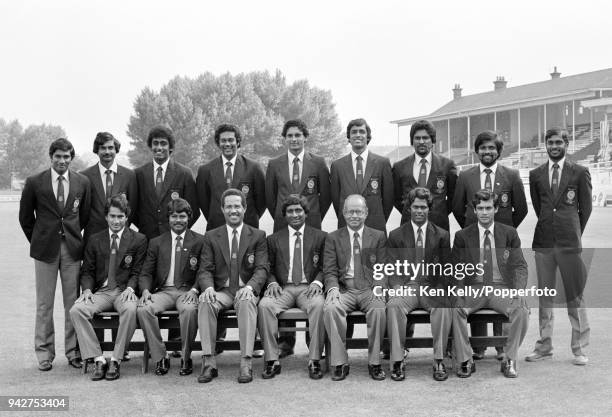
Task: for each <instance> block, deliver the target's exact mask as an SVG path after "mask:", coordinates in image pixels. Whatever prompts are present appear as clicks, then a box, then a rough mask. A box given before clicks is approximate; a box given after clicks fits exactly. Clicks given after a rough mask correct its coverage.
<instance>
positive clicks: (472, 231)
mask: <svg viewBox="0 0 612 417" xmlns="http://www.w3.org/2000/svg"><path fill="white" fill-rule="evenodd" d="M468 233H469V236H468V240H467V242H466V243H467V244H468V250H469V251H470V254H471V257H472V263H473V264H474V265H476V264H477V263H479V262H480V236H479V231H478V223H473V225H472V226H471V227H470V228H469V230H468Z"/></svg>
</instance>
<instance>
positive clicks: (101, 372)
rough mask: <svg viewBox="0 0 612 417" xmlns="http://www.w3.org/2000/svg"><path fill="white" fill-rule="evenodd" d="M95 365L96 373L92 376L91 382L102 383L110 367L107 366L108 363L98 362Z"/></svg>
mask: <svg viewBox="0 0 612 417" xmlns="http://www.w3.org/2000/svg"><path fill="white" fill-rule="evenodd" d="M95 365H96V368H95V369H94V372H93V374H92V375H91V380H92V381H100V380H101V379H104V376H105V375H106V368H107V367H108V365H107V364H106V362H102V361H97V362H96V364H95Z"/></svg>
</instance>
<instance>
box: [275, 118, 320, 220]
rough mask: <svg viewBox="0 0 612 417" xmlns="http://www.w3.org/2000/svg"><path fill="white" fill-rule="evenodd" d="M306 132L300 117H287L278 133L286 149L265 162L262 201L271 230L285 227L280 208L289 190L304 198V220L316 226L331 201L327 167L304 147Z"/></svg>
mask: <svg viewBox="0 0 612 417" xmlns="http://www.w3.org/2000/svg"><path fill="white" fill-rule="evenodd" d="M308 134H309V132H308V127H307V126H306V124H305V123H304V122H303V121H301V120H299V119H298V120H289V121H287V122H286V123H285V125H284V126H283V133H282V135H283V138H285V143H286V145H287V152H286V153H283V154H282V155H281V156H279V157H277V158H275V159H271V160H270V162H268V169H267V171H266V203H267V206H268V211H269V212H270V215H272V217H273V218H274V231H275V232H277V231H279V230H281V229H285V228H286V227H287V221H286V219H285V216H284V215H283V213H282V210H281V208H282V206H283V203H284V201H285V199H286V198H287V196H288V195H289V194H299V195H302V196H303V197H304V198H305V199H306V202H307V204H308V216H307V217H306V224H307V225H308V226H311V227H314V228H315V229H319V230H320V229H321V222H322V221H323V218H324V217H325V213H327V209H328V208H329V206H330V204H331V194H330V188H329V170H328V169H327V166H326V165H325V160H324V159H323V158H322V157H320V156H317V155H314V154H312V153H310V152H306V151H305V150H304V144H305V142H306V140H307V139H308Z"/></svg>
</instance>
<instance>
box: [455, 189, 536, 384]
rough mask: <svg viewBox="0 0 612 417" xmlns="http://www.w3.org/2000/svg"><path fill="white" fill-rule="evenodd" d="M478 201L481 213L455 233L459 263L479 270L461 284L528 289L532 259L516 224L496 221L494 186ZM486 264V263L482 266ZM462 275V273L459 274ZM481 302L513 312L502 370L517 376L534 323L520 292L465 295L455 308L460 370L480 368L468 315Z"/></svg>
mask: <svg viewBox="0 0 612 417" xmlns="http://www.w3.org/2000/svg"><path fill="white" fill-rule="evenodd" d="M472 207H474V212H475V214H476V217H477V219H478V222H477V223H472V224H471V225H469V226H467V227H466V228H465V229H463V230H459V231H458V232H457V233H455V241H454V242H453V260H454V262H455V265H473V266H476V267H475V268H474V270H475V273H474V274H471V275H468V276H466V277H465V278H464V279H462V280H458V281H456V282H457V284H459V285H460V286H461V287H463V288H466V287H470V286H471V287H473V288H474V289H475V291H481V289H482V287H483V286H491V287H493V288H494V289H502V290H503V289H515V290H522V289H524V288H525V287H526V286H527V262H525V258H524V257H523V252H522V250H521V240H520V238H519V236H518V233H517V232H516V229H515V228H514V227H512V226H507V225H505V224H503V223H499V222H496V221H495V214H496V212H497V209H498V197H497V195H495V194H494V193H493V192H491V191H490V190H479V191H477V192H476V193H475V194H474V198H473V199H472ZM479 264H480V266H481V268H478V265H479ZM455 276H456V277H457V274H455ZM481 308H492V309H494V310H495V311H497V312H498V313H502V314H505V315H507V316H508V318H509V319H510V323H509V326H507V327H505V328H504V333H506V335H507V336H508V338H507V340H506V344H505V346H504V357H503V358H502V363H501V371H502V372H503V373H504V376H505V377H506V378H516V377H517V372H516V359H517V356H518V349H519V346H520V345H521V343H523V339H524V338H525V334H526V333H527V327H528V325H529V308H528V307H527V302H526V300H525V299H524V298H522V297H520V296H513V297H500V296H495V295H484V294H483V295H480V296H471V295H470V296H465V297H462V298H461V299H459V300H458V308H454V309H453V312H454V317H453V338H454V340H455V356H456V358H457V360H458V362H460V363H461V365H460V366H459V369H458V370H457V376H459V377H460V378H467V377H469V376H470V375H472V373H474V372H475V371H476V365H474V362H473V360H472V348H471V346H470V339H469V336H468V331H467V317H468V316H469V315H470V314H471V313H473V312H475V311H478V310H480V309H481Z"/></svg>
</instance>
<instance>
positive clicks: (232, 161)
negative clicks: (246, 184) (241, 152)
mask: <svg viewBox="0 0 612 417" xmlns="http://www.w3.org/2000/svg"><path fill="white" fill-rule="evenodd" d="M237 156H238V153H236V155H234V157H233V158H232V159H227V158H226V157H225V155H221V159H222V160H223V166H224V167H225V166H226V165H225V164H226V163H228V162H231V163H232V168H233V167H235V166H236V157H237Z"/></svg>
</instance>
